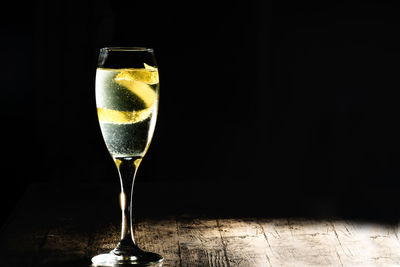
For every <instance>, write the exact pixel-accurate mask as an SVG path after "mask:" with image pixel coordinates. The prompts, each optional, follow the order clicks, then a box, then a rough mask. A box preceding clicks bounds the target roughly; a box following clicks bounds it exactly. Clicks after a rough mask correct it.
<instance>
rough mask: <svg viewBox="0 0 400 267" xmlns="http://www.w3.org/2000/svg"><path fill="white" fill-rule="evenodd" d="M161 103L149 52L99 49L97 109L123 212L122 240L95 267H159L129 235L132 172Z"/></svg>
mask: <svg viewBox="0 0 400 267" xmlns="http://www.w3.org/2000/svg"><path fill="white" fill-rule="evenodd" d="M158 100H159V79H158V68H157V64H156V60H155V56H154V51H153V49H151V48H143V47H105V48H102V49H100V54H99V58H98V66H97V71H96V105H97V114H98V119H99V123H100V128H101V132H102V135H103V139H104V142H105V144H106V147H107V149H108V151H109V153H110V155H111V157H112V159H113V160H114V163H115V165H116V167H117V169H118V173H119V178H120V184H121V195H120V198H121V200H120V204H121V210H122V223H121V239H120V241H119V243H118V244H117V245H116V247H115V249H113V250H112V251H111V252H109V253H105V254H100V255H97V256H95V257H93V258H92V263H93V264H94V266H118V265H127V264H130V265H141V266H146V265H147V266H148V265H157V266H160V265H161V264H162V261H163V257H162V256H160V255H158V254H156V253H152V252H146V251H143V250H142V249H140V248H139V247H138V246H137V244H136V242H135V239H134V236H133V225H132V215H133V213H132V191H133V186H134V182H135V176H136V172H137V170H138V168H139V165H140V163H141V161H142V159H143V157H144V156H145V154H146V151H147V149H148V148H149V146H150V142H151V139H152V136H153V132H154V128H155V124H156V118H157V112H158Z"/></svg>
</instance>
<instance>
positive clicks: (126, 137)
mask: <svg viewBox="0 0 400 267" xmlns="http://www.w3.org/2000/svg"><path fill="white" fill-rule="evenodd" d="M145 67H146V68H143V69H105V68H98V69H97V72H96V105H97V114H98V117H99V122H100V128H101V132H102V134H103V138H104V141H105V143H106V146H107V149H108V151H109V152H110V154H111V155H112V156H113V157H114V158H117V157H143V156H144V154H145V153H146V150H147V148H148V146H149V144H150V141H151V138H152V135H153V131H154V127H155V122H156V117H157V109H158V87H159V83H158V70H157V69H156V68H153V67H150V66H147V65H145Z"/></svg>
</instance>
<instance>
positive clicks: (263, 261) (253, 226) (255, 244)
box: [217, 219, 272, 266]
mask: <svg viewBox="0 0 400 267" xmlns="http://www.w3.org/2000/svg"><path fill="white" fill-rule="evenodd" d="M217 223H218V229H219V232H220V235H221V238H222V242H223V245H224V249H225V251H226V256H227V261H228V264H229V266H272V265H271V262H270V259H269V256H268V255H267V253H266V248H267V241H266V239H265V237H264V235H263V230H262V228H261V227H260V225H259V224H258V223H257V222H256V221H255V220H254V219H218V220H217Z"/></svg>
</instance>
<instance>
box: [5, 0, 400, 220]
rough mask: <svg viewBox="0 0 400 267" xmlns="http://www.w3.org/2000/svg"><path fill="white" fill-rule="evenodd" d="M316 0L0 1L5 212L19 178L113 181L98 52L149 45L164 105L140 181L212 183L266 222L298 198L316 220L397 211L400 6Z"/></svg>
mask: <svg viewBox="0 0 400 267" xmlns="http://www.w3.org/2000/svg"><path fill="white" fill-rule="evenodd" d="M319 2H320V3H318V4H315V3H313V4H311V3H304V1H296V2H284V1H159V2H154V1H132V0H130V1H125V0H120V1H107V0H101V1H91V0H80V1H64V2H63V3H61V2H58V1H55V2H54V1H44V0H42V1H41V0H38V1H36V2H33V3H31V4H30V5H23V6H22V5H20V4H19V3H18V2H16V1H15V3H12V4H10V5H7V6H6V7H4V8H3V9H2V11H1V13H2V16H1V24H0V32H1V35H0V38H1V42H0V47H1V64H0V66H1V75H0V77H1V88H2V97H1V99H2V105H1V113H2V118H3V120H2V122H3V123H2V128H1V129H2V134H3V139H2V140H3V155H4V156H3V159H2V164H1V166H2V167H1V168H2V170H1V172H2V174H1V176H2V178H3V179H2V181H3V183H2V184H3V185H2V187H1V195H2V199H1V200H2V205H1V207H2V208H3V210H4V214H8V213H9V211H10V210H11V209H12V208H13V205H14V203H15V202H16V201H17V200H18V199H19V197H20V195H21V193H22V192H23V190H24V188H26V186H27V185H29V184H30V183H36V182H72V183H75V182H87V183H91V182H116V183H117V178H116V175H117V174H116V170H115V167H114V166H113V163H112V160H111V158H110V157H109V155H108V154H107V150H106V148H105V145H104V144H103V140H102V137H101V133H100V129H99V126H98V122H97V117H96V107H95V101H94V78H95V67H96V61H97V55H98V49H99V48H101V47H104V46H148V47H153V48H154V49H155V52H156V57H157V60H158V63H159V71H160V81H161V102H160V113H159V118H158V122H157V127H156V132H155V136H154V139H153V142H152V145H151V147H150V150H149V152H148V154H147V155H146V157H145V160H144V161H143V163H142V166H141V168H140V170H139V176H138V177H139V178H138V182H154V181H162V182H165V183H166V184H174V183H179V182H181V183H194V184H196V183H199V184H209V183H213V182H215V183H216V184H217V185H218V187H217V188H218V190H220V191H219V192H220V193H221V194H223V195H224V197H226V199H225V203H224V205H226V207H227V209H228V210H229V207H231V208H232V209H250V210H251V209H253V210H259V211H260V210H262V212H264V214H265V215H270V214H269V210H271V209H263V208H262V207H264V205H268V204H269V205H270V206H274V207H275V210H279V209H283V210H284V209H287V208H288V207H290V206H291V203H297V202H299V201H300V202H302V203H305V204H304V205H303V208H304V207H305V209H306V210H307V209H309V210H311V213H314V214H317V215H318V214H334V215H343V214H344V215H351V214H358V215H360V216H364V217H367V218H372V219H376V218H378V219H379V218H383V219H387V218H393V217H397V216H398V215H399V209H398V208H397V206H398V205H396V204H395V203H396V201H397V198H396V197H397V195H398V194H397V192H398V191H399V189H400V182H399V175H400V165H399V163H400V162H399V159H400V158H399V155H398V151H399V141H398V137H399V130H398V127H397V125H398V115H399V105H398V104H397V103H398V89H399V82H398V72H399V67H398V64H399V63H398V62H399V59H400V55H399V53H400V52H399V47H400V42H399V41H398V35H399V30H400V27H399V26H400V17H399V16H398V14H399V12H400V6H399V4H395V2H396V1H377V0H376V1H319ZM191 188H192V190H193V188H194V189H195V188H196V186H194V187H191ZM188 190H189V189H188ZM11 192H12V195H11V196H10V195H9V193H11ZM211 192H214V193H215V190H214V191H212V190H211V191H210V192H207V190H205V191H204V194H203V195H204V198H207V197H209V194H211ZM193 193H195V194H197V195H196V196H201V194H202V193H201V192H200V193H199V192H193ZM255 196H257V197H255ZM43 197H45V196H43ZM200 202H202V199H201V198H200V199H198V203H200ZM398 204H400V203H398ZM233 205H235V207H233ZM237 205H239V206H237ZM240 205H241V206H240ZM291 212H294V213H296V211H295V210H291Z"/></svg>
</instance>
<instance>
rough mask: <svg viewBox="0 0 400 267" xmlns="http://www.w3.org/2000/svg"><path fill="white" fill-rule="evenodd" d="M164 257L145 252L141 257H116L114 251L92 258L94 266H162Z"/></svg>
mask: <svg viewBox="0 0 400 267" xmlns="http://www.w3.org/2000/svg"><path fill="white" fill-rule="evenodd" d="M162 261H163V257H162V256H161V255H158V254H156V253H153V252H143V253H140V254H139V255H135V256H129V255H116V254H114V252H113V251H111V252H110V253H105V254H100V255H97V256H94V257H93V258H92V263H93V265H92V266H115V267H117V266H130V265H136V266H157V267H161V266H162Z"/></svg>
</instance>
